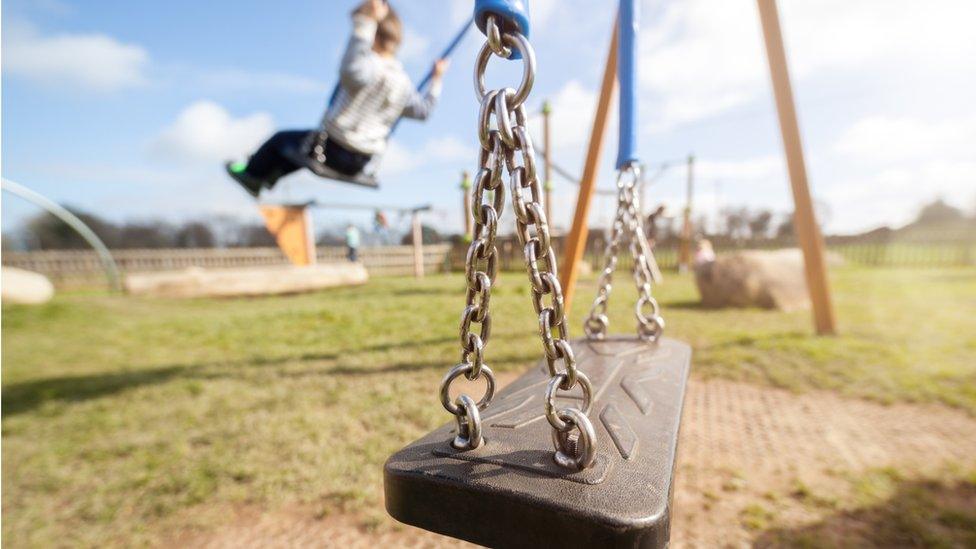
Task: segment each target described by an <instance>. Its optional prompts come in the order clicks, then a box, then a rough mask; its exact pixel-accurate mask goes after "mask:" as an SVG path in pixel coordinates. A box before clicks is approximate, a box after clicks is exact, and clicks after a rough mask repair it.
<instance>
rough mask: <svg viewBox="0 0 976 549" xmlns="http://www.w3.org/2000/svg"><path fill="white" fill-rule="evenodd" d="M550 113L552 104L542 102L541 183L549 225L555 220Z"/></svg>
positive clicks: (553, 223) (552, 224)
mask: <svg viewBox="0 0 976 549" xmlns="http://www.w3.org/2000/svg"><path fill="white" fill-rule="evenodd" d="M551 114H552V105H551V104H549V101H546V102H545V103H543V104H542V143H543V147H545V155H544V156H543V160H544V163H545V166H544V169H545V174H544V176H545V182H544V183H543V189H544V191H545V197H546V219H547V220H549V226H550V227H553V226H555V221H554V220H553V219H552V188H553V184H552V134H551V133H550V132H551V127H550V126H549V122H550V120H549V115H551Z"/></svg>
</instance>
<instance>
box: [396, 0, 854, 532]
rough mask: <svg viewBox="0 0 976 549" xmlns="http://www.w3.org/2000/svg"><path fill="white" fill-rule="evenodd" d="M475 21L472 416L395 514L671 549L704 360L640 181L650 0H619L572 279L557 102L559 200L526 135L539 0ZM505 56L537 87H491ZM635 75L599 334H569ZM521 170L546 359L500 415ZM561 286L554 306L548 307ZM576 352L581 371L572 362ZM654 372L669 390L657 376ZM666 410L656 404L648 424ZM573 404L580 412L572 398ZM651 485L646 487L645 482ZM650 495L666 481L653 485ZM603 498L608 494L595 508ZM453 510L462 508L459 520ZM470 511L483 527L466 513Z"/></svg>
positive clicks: (448, 526)
mask: <svg viewBox="0 0 976 549" xmlns="http://www.w3.org/2000/svg"><path fill="white" fill-rule="evenodd" d="M758 4H759V10H760V17H761V23H762V27H763V34H764V38H765V43H766V48H767V56H768V60H769V66H770V73H771V76H772V82H773V88H774V92H775V96H776V104H777V112H778V114H779V118H780V127H781V132H782V137H783V142H784V147H785V152H786V156H787V163H788V165H789V168H790V169H789V172H790V180H791V185H792V190H793V197H794V203H795V207H796V212H795V222H796V225H797V233H798V236H799V240H800V244H801V247H802V249H803V257H804V265H805V278H806V282H807V287H808V288H809V292H810V295H811V301H812V303H813V310H814V324H815V329H816V331H817V333H818V334H821V335H823V334H831V333H834V331H835V327H834V318H833V311H832V305H831V303H830V294H829V289H828V286H827V281H826V266H825V258H824V242H823V237H822V235H821V233H820V231H819V227H818V226H817V224H816V220H815V218H814V214H813V209H812V202H811V199H810V192H809V188H808V184H807V179H806V169H805V167H804V164H803V151H802V146H801V144H800V136H799V128H798V124H797V119H796V112H795V108H794V106H793V98H792V91H791V88H790V82H789V75H788V71H787V67H786V57H785V52H784V47H783V43H782V36H781V32H780V29H779V16H778V13H777V11H776V4H775V0H758ZM475 22H476V23H477V25H478V27H479V29H480V30H481V31H482V32H483V33H484V34H485V37H486V42H485V44H484V46H483V47H482V48H481V51H480V53H479V54H478V57H477V59H476V62H475V91H476V95H477V97H478V98H479V99H480V100H481V108H480V113H479V117H478V120H479V127H478V137H479V140H480V142H481V147H482V151H481V154H480V157H479V158H480V169H479V171H478V173H477V174H476V175H475V177H474V183H473V188H472V185H471V184H470V183H469V180H468V177H467V174H465V176H464V177H463V181H462V185H461V188H462V189H463V191H464V196H465V202H466V206H465V216H466V217H467V216H468V214H469V213H470V215H471V217H472V219H473V223H474V225H473V228H472V227H470V226H468V225H466V232H467V234H469V235H470V237H471V238H472V243H471V246H470V248H469V251H468V255H467V261H466V266H465V273H466V278H467V282H468V292H467V299H466V304H467V306H466V308H465V309H464V312H463V313H462V315H461V344H462V345H461V347H462V352H461V361H460V363H459V364H458V365H457V366H455V367H454V368H452V369H451V370H450V371H449V372H448V374H447V375H446V376H445V378H444V380H443V381H442V383H441V389H440V399H441V404H442V405H443V406H444V408H445V409H446V410H447V411H448V412H449V413H451V414H452V415H453V416H454V420H455V425H454V428H453V429H452V428H451V426H450V425H448V426H445V427H443V428H441V429H439V430H437V431H434V432H433V433H431V434H429V435H427V436H426V437H424V438H422V439H420V440H418V441H416V442H414V443H412V444H411V445H409V446H407V447H406V448H404V449H403V450H401V451H400V452H398V453H396V454H394V455H393V456H392V457H391V458H390V459H389V460H388V461H387V464H386V467H385V477H384V484H385V494H386V506H387V510H388V511H389V512H390V514H391V515H392V516H394V517H395V518H397V519H398V520H400V521H403V522H406V523H408V524H413V525H415V526H419V527H421V528H424V529H428V530H433V531H436V532H440V533H443V534H447V535H450V536H454V537H458V538H461V539H465V540H468V541H472V542H475V543H479V544H484V545H490V546H537V545H542V544H558V545H560V546H563V545H566V546H579V547H586V546H595V545H613V546H641V547H664V546H667V545H668V544H669V540H670V516H671V497H670V494H671V493H672V482H673V474H674V464H675V455H676V445H677V438H678V429H679V423H680V417H681V409H682V400H683V396H684V389H685V386H686V383H687V376H688V371H689V368H690V360H691V353H690V348H689V347H688V346H687V345H685V344H683V343H679V342H676V341H673V340H668V339H662V333H663V330H664V320H663V318H662V317H661V315H660V309H659V307H658V304H657V301H656V300H655V299H654V298H653V297H652V295H651V282H652V275H651V271H652V270H651V268H650V261H649V260H648V257H649V256H650V255H651V254H650V248H649V246H648V244H647V242H646V240H645V234H644V230H643V227H642V217H643V212H642V210H641V207H640V195H641V194H642V192H640V191H639V190H642V189H641V187H642V182H643V177H642V170H641V164H640V161H639V160H638V155H637V150H636V149H637V147H636V145H637V137H638V133H639V129H638V128H639V122H638V116H637V66H638V65H637V62H636V55H637V44H636V42H637V27H638V25H639V5H638V3H637V1H636V0H621V1H620V6H619V12H618V15H617V18H616V20H615V24H614V28H613V33H612V39H611V45H610V48H609V54H608V58H607V63H606V69H605V72H604V76H603V82H602V86H601V92H600V97H599V101H598V105H597V109H596V117H595V120H594V123H593V127H592V131H591V134H590V144H589V148H588V151H587V156H586V162H585V164H584V168H583V176H582V178H581V184H580V189H579V195H578V198H577V202H576V211H575V215H574V218H573V226H572V229H571V231H570V233H569V235H568V239H567V249H566V254H565V256H564V258H563V267H562V276H561V278H559V279H557V277H556V257H555V252H554V251H553V250H552V247H551V234H550V229H549V225H548V221H547V220H548V218H549V217H548V215H547V214H551V209H550V208H546V207H545V206H543V201H544V200H545V201H546V202H549V200H546V199H551V195H549V194H548V191H549V190H550V188H551V179H550V178H551V174H552V168H553V163H552V160H551V157H550V155H549V152H550V149H551V147H550V146H549V145H550V143H548V138H549V134H550V128H549V113H550V111H551V109H550V108H549V107H548V106H547V105H546V106H544V107H543V116H544V122H543V131H544V135H545V137H544V140H545V141H546V151H545V152H544V157H545V161H546V162H545V174H544V177H545V179H544V182H545V184H546V187H547V189H546V191H547V192H546V193H545V194H544V193H543V192H542V189H541V188H540V182H539V177H538V173H537V172H536V165H535V161H536V160H535V151H534V149H533V145H532V141H531V137H530V136H529V134H528V131H527V130H526V128H525V123H526V119H527V115H526V111H525V108H524V106H523V105H524V103H525V101H526V99H527V98H528V96H529V94H530V92H531V88H532V82H533V79H534V72H535V59H534V53H533V50H532V46H531V44H530V42H529V40H528V35H529V29H530V26H529V18H528V11H527V6H526V5H525V4H523V3H522V2H520V1H517V0H477V1H476V3H475ZM493 56H494V57H498V58H501V59H512V60H521V63H522V66H523V73H522V81H521V83H520V84H519V86H518V87H517V89H513V88H502V89H498V90H488V89H487V88H486V87H485V83H484V82H485V78H484V72H485V70H486V69H487V66H488V62H489V61H490V59H491V58H492V57H493ZM618 84H619V108H620V124H619V139H618V148H617V161H616V168H617V170H618V174H617V185H616V186H617V196H618V201H617V213H616V217H615V220H614V223H613V227H612V236H611V239H610V243H609V244H608V246H607V247H606V251H605V259H604V269H603V272H602V273H601V275H600V279H599V281H598V285H599V290H598V293H597V297H596V299H595V301H594V303H593V306H592V309H591V311H590V314H589V316H588V317H587V319H586V321H585V323H584V331H585V332H586V335H587V337H586V339H583V340H578V341H574V342H573V343H569V342H568V340H567V337H568V336H567V330H566V327H565V312H566V310H568V309H569V308H570V307H571V304H572V298H573V295H574V290H575V286H576V281H577V277H578V275H579V269H580V264H581V261H582V256H583V249H584V246H585V242H586V239H587V231H588V228H587V227H588V222H589V215H588V214H589V208H590V204H591V201H592V197H593V195H594V193H595V190H596V185H595V183H596V178H597V168H598V160H599V158H600V155H601V152H602V145H603V137H604V134H605V131H606V127H607V122H608V114H609V109H610V103H611V96H612V95H614V93H615V92H616V91H617V88H618ZM519 157H521V161H520V162H518V161H517V160H518V158H519ZM687 165H688V172H687V173H688V178H687V184H686V187H687V196H686V207H685V209H684V215H683V223H682V246H681V250H680V252H679V256H680V260H679V261H680V264H681V265H683V266H685V268H687V266H688V265H689V263H690V256H691V236H692V221H691V207H692V197H693V187H694V157H693V156H689V158H688V162H687ZM504 171H507V173H508V175H509V176H510V178H511V192H512V205H513V209H514V211H515V213H514V215H515V218H516V234H517V236H518V237H519V242H520V243H521V245H522V246H524V249H525V260H526V266H527V268H528V273H529V279H530V281H531V284H530V287H531V293H532V297H533V304H534V306H535V311H536V313H537V314H539V332H540V335H541V337H542V343H543V348H544V350H545V353H544V359H545V360H544V361H543V362H544V363H545V364H546V367H545V368H543V367H541V366H540V367H539V368H534V369H532V370H530V372H529V373H528V374H526V375H524V376H523V377H522V378H520V379H519V380H518V381H516V382H514V383H513V384H512V386H511V387H509V388H507V389H506V390H504V391H503V392H502V393H501V394H500V395H499V398H498V400H499V401H500V405H499V406H498V407H496V408H495V410H494V411H492V412H486V409H487V408H488V406H489V405H490V404H491V402H492V400H493V397H494V389H495V381H494V375H493V373H492V371H491V369H490V368H489V367H488V366H487V365H486V364H485V352H486V351H485V346H486V344H487V340H488V338H489V334H490V325H491V324H490V319H491V318H490V311H489V308H488V303H489V299H490V296H491V292H490V290H491V286H492V283H493V282H494V279H495V274H496V272H497V265H496V255H497V250H496V248H495V245H494V244H495V237H496V232H497V227H498V222H499V217H500V215H501V211H502V207H503V205H504V189H505V187H504V185H502V175H503V172H504ZM469 199H470V210H469V209H468V206H467V202H468V201H469ZM533 229H534V230H533ZM628 241H629V249H630V253H631V255H632V257H633V259H634V261H633V269H634V272H633V274H634V279H635V281H636V283H637V289H638V300H637V304H636V317H637V320H638V322H637V336H638V337H636V338H623V339H621V338H612V339H608V338H607V329H608V325H609V319H608V317H607V303H608V301H609V297H610V292H611V290H612V284H611V281H612V276H613V273H614V270H615V268H616V266H617V257H618V253H619V250H620V248H621V247H622V244H623V243H624V242H628ZM563 289H565V292H564V290H563ZM547 295H548V296H549V297H550V299H551V304H548V305H547V304H546V302H545V296H547ZM648 308H649V310H647V309H648ZM474 325H480V330H475V329H474ZM554 329H556V333H555V334H554V333H553V330H554ZM574 355H575V356H574ZM560 362H562V363H563V364H564V366H565V369H563V370H560V369H559V368H557V364H558V363H560ZM584 365H585V367H586V371H588V372H590V375H593V376H594V379H595V380H597V381H596V389H594V387H593V385H592V382H591V381H590V380H589V378H588V377H587V376H586V375H584V374H583V366H584ZM546 370H548V375H546ZM620 371H622V373H620ZM462 375H463V376H464V377H466V378H467V379H468V380H469V381H474V380H478V379H479V378H485V381H486V383H487V386H486V389H485V392H484V396H482V397H481V399H480V400H477V401H476V400H475V399H474V398H472V397H470V396H469V395H467V394H465V393H463V392H462V393H461V394H460V395H459V396H457V397H454V396H452V393H451V386H452V384H453V382H454V380H455V379H457V378H458V377H460V376H462ZM618 376H621V378H622V381H621V384H622V386H623V388H624V391H623V392H620V393H614V391H613V389H608V387H609V386H610V382H611V381H613V380H615V378H617V377H618ZM547 380H548V385H547V388H546V390H545V391H544V393H545V399H544V400H545V406H544V408H545V414H544V416H545V418H546V419H547V420H548V424H549V426H551V427H552V431H551V440H552V444H553V446H554V447H555V453H554V454H553V453H552V451H551V450H549V451H547V450H545V449H544V445H543V446H540V445H539V444H538V440H539V439H543V440H544V439H545V438H546V437H545V436H544V434H545V432H546V431H548V430H549V429H548V428H547V425H546V424H545V423H543V422H541V421H535V420H538V419H540V417H539V416H538V414H536V413H534V412H533V411H532V408H533V406H532V404H533V398H532V396H533V394H534V393H535V394H537V393H538V392H539V391H540V390H541V388H542V386H543V385H545V384H546V381H547ZM650 380H653V381H654V382H653V383H642V382H649V381H650ZM577 384H579V385H580V386H581V387H582V399H581V400H578V399H579V398H580V397H578V396H576V397H574V398H573V399H572V400H569V401H567V400H566V399H564V400H562V401H559V400H557V397H558V396H561V395H559V394H558V393H559V391H560V390H562V391H570V390H571V389H573V388H574V387H575V386H576V385H577ZM562 396H564V395H562ZM628 397H629V401H628ZM452 399H453V400H452ZM634 404H636V408H634V407H633V405H634ZM652 404H653V405H654V409H655V414H653V415H651V416H649V417H645V414H647V413H648V412H649V411H650V408H651V405H652ZM560 405H562V406H565V407H564V408H559V406H560ZM526 407H527V409H523V408H526ZM499 408H500V409H499ZM594 409H595V410H596V414H597V415H598V417H599V419H600V423H598V424H597V425H600V426H602V429H601V430H600V432H601V435H600V436H599V437H598V436H597V435H596V432H597V431H596V429H595V425H594V423H593V422H591V420H590V418H589V414H590V412H591V410H594ZM534 421H535V423H534V424H533V422H534ZM452 436H453V440H452V438H451V437H452ZM486 440H489V441H490V443H486ZM598 440H599V441H603V444H604V445H606V444H607V442H606V441H607V440H610V441H612V445H610V446H611V448H613V450H616V451H613V450H610V451H608V449H607V447H606V446H600V443H598ZM547 455H548V456H547ZM598 455H599V458H598V457H597V456H598ZM517 456H518V457H517ZM476 471H477V473H476ZM526 473H529V474H526ZM647 479H653V481H654V482H653V486H648V485H646V484H645V483H646V481H647ZM567 481H568V482H567ZM634 488H638V492H632V489H634ZM649 488H653V489H652V490H650V492H651V493H649V491H648V489H649ZM593 501H600V502H601V503H600V505H599V506H593V505H591V504H589V503H590V502H593ZM445 506H447V507H449V508H451V509H453V510H455V511H456V513H452V514H450V515H448V516H445V515H444V514H443V512H442V509H443V508H444V507H445ZM458 515H462V516H464V517H468V520H459V518H458ZM498 523H502V524H506V528H505V529H496V528H492V527H491V525H493V524H498Z"/></svg>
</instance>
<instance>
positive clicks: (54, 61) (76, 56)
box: [3, 23, 149, 91]
mask: <svg viewBox="0 0 976 549" xmlns="http://www.w3.org/2000/svg"><path fill="white" fill-rule="evenodd" d="M148 65H149V54H148V53H147V52H146V50H145V49H143V48H142V47H140V46H137V45H133V44H124V43H122V42H119V41H118V40H116V39H114V38H112V37H110V36H106V35H104V34H57V35H42V34H41V33H39V32H38V31H37V30H36V29H35V28H34V27H33V26H31V25H28V24H25V23H18V24H13V25H9V28H5V29H4V32H3V71H4V72H6V73H9V74H12V75H17V76H22V77H24V78H28V79H31V80H34V81H37V82H41V83H46V84H73V85H78V86H81V87H83V88H86V89H89V90H94V91H115V90H120V89H124V88H131V87H135V86H140V85H143V84H145V83H146V81H147V78H146V75H145V71H146V68H147V66H148Z"/></svg>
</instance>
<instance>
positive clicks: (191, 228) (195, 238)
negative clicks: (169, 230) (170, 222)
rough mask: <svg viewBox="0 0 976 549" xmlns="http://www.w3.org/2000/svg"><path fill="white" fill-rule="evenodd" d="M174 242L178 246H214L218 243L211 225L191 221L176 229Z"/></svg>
mask: <svg viewBox="0 0 976 549" xmlns="http://www.w3.org/2000/svg"><path fill="white" fill-rule="evenodd" d="M173 244H174V245H175V246H176V247H178V248H213V247H214V246H215V245H216V244H217V239H216V238H215V237H214V233H213V230H212V229H211V228H210V225H207V224H206V223H203V222H201V221H189V222H187V223H184V224H183V225H182V226H180V227H178V228H177V229H176V234H175V235H174V236H173Z"/></svg>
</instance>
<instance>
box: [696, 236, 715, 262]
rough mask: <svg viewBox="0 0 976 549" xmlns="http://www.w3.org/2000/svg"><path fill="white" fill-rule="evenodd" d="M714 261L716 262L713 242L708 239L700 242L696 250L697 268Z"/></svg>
mask: <svg viewBox="0 0 976 549" xmlns="http://www.w3.org/2000/svg"><path fill="white" fill-rule="evenodd" d="M713 261H715V250H714V249H713V248H712V242H711V241H710V240H708V239H706V238H703V239H701V240H699V241H698V245H697V246H696V250H695V267H696V268H697V267H700V266H702V265H708V264H710V263H712V262H713Z"/></svg>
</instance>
